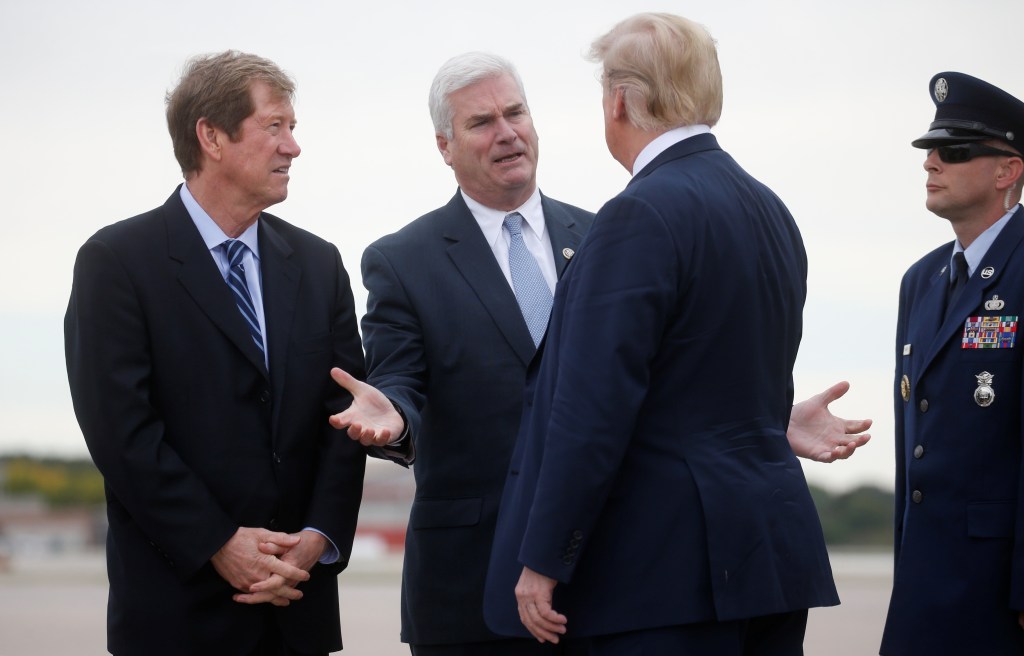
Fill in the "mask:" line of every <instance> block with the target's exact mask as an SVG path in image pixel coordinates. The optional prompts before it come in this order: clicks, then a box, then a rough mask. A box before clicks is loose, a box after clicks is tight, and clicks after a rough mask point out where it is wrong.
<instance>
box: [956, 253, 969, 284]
mask: <svg viewBox="0 0 1024 656" xmlns="http://www.w3.org/2000/svg"><path fill="white" fill-rule="evenodd" d="M968 277H969V274H968V272H967V258H966V257H965V256H964V253H963V251H959V252H957V253H954V254H953V280H954V282H955V281H957V280H962V281H965V282H966V280H967V278H968Z"/></svg>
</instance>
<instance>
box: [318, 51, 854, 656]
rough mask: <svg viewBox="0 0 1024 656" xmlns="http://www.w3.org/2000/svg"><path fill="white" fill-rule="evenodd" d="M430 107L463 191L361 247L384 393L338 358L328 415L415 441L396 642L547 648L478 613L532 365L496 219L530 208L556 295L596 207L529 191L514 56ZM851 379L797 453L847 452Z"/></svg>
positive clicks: (465, 72)
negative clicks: (336, 392)
mask: <svg viewBox="0 0 1024 656" xmlns="http://www.w3.org/2000/svg"><path fill="white" fill-rule="evenodd" d="M430 108H431V116H432V118H433V121H434V128H435V132H436V135H435V136H436V140H437V146H438V149H439V150H440V152H441V155H442V157H443V158H444V161H445V163H447V164H448V165H449V166H451V167H452V170H453V171H454V173H455V178H456V180H457V181H458V183H459V191H458V192H457V193H456V194H455V196H454V197H453V198H452V200H451V201H450V202H449V203H448V204H447V205H445V206H444V207H441V208H439V209H437V210H434V211H433V212H430V213H428V214H426V215H424V216H423V217H420V218H419V219H417V220H415V221H413V222H412V223H410V224H409V225H408V226H406V227H405V228H403V229H402V230H401V231H399V232H398V233H396V234H393V235H389V236H387V237H384V238H382V239H380V240H379V241H377V242H376V243H374V244H372V245H371V246H370V247H369V248H368V249H367V250H366V253H365V254H364V256H363V283H364V285H366V288H367V289H368V290H369V301H368V307H367V314H366V316H365V317H364V319H363V336H364V342H365V345H366V352H367V359H368V366H369V371H370V373H369V379H368V382H369V383H370V384H372V385H375V386H376V387H378V388H379V389H380V390H381V391H383V393H384V394H386V395H387V398H385V397H384V396H383V395H381V394H379V393H375V392H374V391H373V390H372V389H371V388H370V387H369V386H368V385H364V384H360V383H357V382H355V381H354V380H352V379H351V378H350V377H348V376H346V375H345V374H344V373H343V372H340V371H336V372H334V373H335V377H336V380H338V381H339V383H341V384H343V385H345V386H346V387H348V388H350V390H351V391H353V393H354V394H355V396H356V402H355V404H354V406H353V408H351V409H350V410H348V411H346V412H345V413H343V414H342V415H340V416H338V417H334V418H332V422H334V424H335V425H336V426H337V427H339V428H341V427H349V433H350V435H352V436H353V437H355V438H357V439H360V440H361V441H362V442H363V443H364V444H366V445H368V446H383V445H385V444H387V443H388V442H394V441H395V438H397V437H398V436H399V435H401V434H403V432H404V435H405V437H404V440H403V441H402V442H401V443H399V444H397V445H393V446H392V447H390V448H391V449H398V450H402V449H404V450H405V453H407V454H408V455H409V456H410V457H411V455H412V454H411V453H410V452H411V451H413V450H414V451H415V458H416V464H415V467H414V473H415V476H416V484H417V489H416V499H415V501H414V503H413V508H412V513H411V516H410V519H409V530H408V533H407V537H406V553H405V568H404V571H403V587H402V639H403V640H404V641H405V642H408V643H411V650H412V652H413V653H414V654H420V655H434V654H446V655H457V654H488V655H489V656H491V655H501V654H538V653H551V652H555V651H557V649H556V648H555V646H554V645H551V644H546V645H544V644H540V643H537V642H536V641H535V640H532V639H511V640H510V639H504V640H501V639H500V638H501V637H500V636H498V635H496V634H495V633H494V632H492V631H491V630H489V629H488V628H487V626H486V625H485V623H484V619H483V613H482V610H481V609H482V606H483V596H484V577H485V573H486V569H487V562H488V558H489V554H490V549H491V543H492V540H493V536H494V526H495V520H496V516H497V509H498V503H499V499H500V496H501V490H502V486H503V484H504V480H505V476H506V473H507V471H508V465H509V460H510V458H511V455H512V450H513V444H514V442H515V437H516V431H517V429H518V427H519V418H520V415H521V409H522V402H523V397H522V390H523V385H524V383H525V379H526V368H527V365H528V364H529V362H530V361H531V360H532V359H533V356H534V353H535V339H537V338H539V334H531V332H530V328H529V325H528V323H527V320H526V318H525V316H524V309H523V308H522V307H521V305H520V302H519V301H518V300H517V296H519V293H518V291H517V290H519V289H520V288H521V286H522V285H519V284H517V283H516V280H515V276H514V274H513V272H512V270H511V269H512V268H513V266H512V264H511V262H510V252H511V244H512V235H511V233H510V232H509V231H508V229H507V228H504V227H503V222H504V220H505V216H506V215H507V214H510V213H513V212H518V213H520V214H521V215H523V216H524V217H525V221H523V223H522V226H523V227H522V233H523V236H524V242H525V243H526V245H527V247H528V248H529V249H530V251H531V253H532V254H533V255H534V258H535V260H536V261H537V263H538V267H539V268H540V269H541V270H542V274H543V275H544V276H545V283H546V285H547V287H548V290H549V293H550V289H552V288H553V287H554V283H555V279H556V278H557V277H558V276H560V275H561V274H562V272H563V271H564V270H565V268H566V266H567V264H568V262H569V260H570V258H572V257H573V255H574V253H575V250H576V248H577V247H578V245H579V243H580V241H581V237H582V235H583V234H584V233H585V231H586V230H587V229H588V228H589V226H590V224H591V221H592V218H593V217H592V215H591V214H590V213H588V212H584V211H582V210H580V209H577V208H575V207H572V206H571V205H566V204H564V203H559V202H558V201H555V200H553V199H551V198H549V197H547V196H544V195H543V194H541V193H540V192H539V191H538V189H537V183H536V165H537V134H536V131H535V130H534V127H533V122H532V118H531V116H530V114H529V109H528V106H527V103H526V96H525V93H524V92H523V87H522V83H521V81H520V79H519V76H518V74H517V73H516V71H515V68H514V67H513V66H512V64H510V63H509V62H507V61H506V60H504V59H502V58H500V57H495V56H493V55H489V54H483V53H467V54H464V55H460V56H457V57H454V58H453V59H451V60H450V61H448V62H447V63H446V64H445V65H444V66H442V67H441V69H440V70H439V72H438V73H437V75H436V77H435V79H434V82H433V85H432V87H431V92H430ZM544 316H545V318H546V314H545V315H544ZM544 323H546V322H544ZM542 330H543V326H542V327H541V331H542ZM847 387H848V386H847V385H846V384H845V383H840V384H837V385H835V386H833V387H832V388H830V389H829V390H826V391H825V392H823V393H822V394H819V395H817V396H815V397H812V398H811V399H809V400H808V401H807V402H805V403H803V404H800V405H799V406H798V408H795V409H794V420H795V424H798V426H797V427H796V428H795V430H794V431H793V434H792V436H793V439H794V441H795V442H796V443H799V444H800V448H801V451H802V453H803V454H804V455H806V456H808V457H812V458H814V459H818V460H833V459H841V458H845V457H848V456H849V455H850V454H852V453H853V451H854V449H856V447H857V446H859V445H861V444H863V443H864V442H866V441H867V439H868V435H866V434H858V433H860V432H861V431H863V430H866V429H867V427H868V426H869V425H870V421H865V420H851V421H846V420H841V419H838V418H836V417H834V416H832V415H831V414H830V413H829V412H828V404H829V403H830V402H831V401H833V400H834V399H836V398H838V397H839V396H842V394H843V393H845V391H846V389H847ZM392 403H393V404H394V407H397V408H400V409H401V412H402V414H404V416H405V419H404V420H403V418H402V417H401V416H400V415H399V414H398V413H396V412H395V411H394V409H393V407H392ZM797 420H799V421H797Z"/></svg>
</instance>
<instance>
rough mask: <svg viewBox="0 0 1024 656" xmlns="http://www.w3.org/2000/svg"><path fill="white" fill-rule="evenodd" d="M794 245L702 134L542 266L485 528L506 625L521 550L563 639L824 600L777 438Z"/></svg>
mask: <svg viewBox="0 0 1024 656" xmlns="http://www.w3.org/2000/svg"><path fill="white" fill-rule="evenodd" d="M806 271H807V269H806V257H805V254H804V250H803V245H802V241H801V238H800V235H799V232H798V230H797V227H796V224H795V223H794V222H793V219H792V217H791V216H790V214H789V212H788V211H787V209H786V208H785V206H784V205H783V204H782V202H781V201H780V200H779V199H778V198H777V197H776V196H775V195H774V194H773V193H772V192H771V191H770V190H768V189H767V188H766V187H764V186H763V185H762V184H760V183H758V182H757V181H756V180H754V179H753V178H751V177H750V176H749V175H748V174H747V173H745V172H744V171H743V170H742V169H741V168H740V167H739V166H738V165H737V164H736V163H735V162H734V161H733V160H732V158H731V157H729V156H728V155H727V154H726V153H725V152H723V151H722V150H721V149H720V148H719V147H718V144H717V141H716V140H715V138H714V137H713V136H711V135H710V134H706V135H700V136H695V137H692V138H690V139H686V140H684V141H682V142H680V143H678V144H676V145H675V146H673V147H671V148H669V149H668V150H667V151H665V152H663V153H662V154H661V155H659V156H658V157H657V158H656V159H655V160H654V161H653V162H651V163H650V164H649V165H648V166H646V167H645V168H644V169H643V171H641V172H640V173H639V174H638V175H637V176H636V177H634V178H633V180H632V181H631V182H630V184H629V185H628V186H627V188H626V189H625V191H623V192H622V193H621V194H619V196H617V197H616V198H614V199H612V200H611V201H609V202H608V203H607V204H606V205H605V206H604V207H603V208H602V209H601V211H600V212H599V213H598V215H597V218H596V219H595V220H594V225H593V227H592V228H591V231H590V233H589V234H588V236H587V238H586V239H585V240H584V243H583V245H582V246H581V248H580V252H579V253H578V254H577V256H576V258H575V260H574V261H573V263H572V266H570V267H569V269H568V270H567V272H566V275H565V276H564V277H563V279H562V281H561V282H560V283H559V287H558V291H557V293H556V297H555V304H554V309H553V312H552V317H551V322H550V324H549V328H548V334H547V336H546V338H545V341H544V343H543V344H542V347H541V349H542V352H541V356H540V358H539V360H540V364H539V367H536V366H535V367H531V372H530V374H529V383H528V388H527V390H526V404H525V410H524V416H523V420H522V427H521V429H520V434H519V438H518V442H517V444H516V451H515V453H514V455H513V458H512V464H511V469H510V472H509V477H508V481H507V483H506V486H505V491H504V497H503V499H502V506H501V511H500V514H499V520H498V527H497V531H496V534H495V543H494V549H493V553H492V558H491V569H490V572H489V576H488V583H487V594H486V598H485V613H486V617H487V621H488V624H489V625H490V626H491V628H492V629H494V630H495V631H497V632H499V633H504V634H509V635H516V634H519V635H524V634H525V630H524V629H523V627H522V626H521V625H520V622H519V617H518V613H517V610H516V602H515V597H514V594H513V589H514V587H515V583H516V581H517V580H518V578H519V574H520V571H521V570H522V567H523V565H526V566H528V567H530V568H531V569H533V570H535V571H537V572H540V573H541V574H544V575H546V576H550V577H553V578H555V579H557V580H558V581H560V582H561V583H560V584H559V585H558V586H557V587H556V590H555V600H554V606H555V608H556V610H558V611H560V612H563V613H565V614H566V616H567V617H568V634H567V635H568V636H569V637H580V636H588V635H597V634H608V633H619V632H627V631H632V630H637V629H643V628H649V627H658V626H672V625H680V624H685V623H690V622H700V621H707V620H731V619H737V618H747V617H753V616H758V615H765V614H770V613H778V612H783V611H789V610H794V609H803V608H808V607H811V606H819V605H831V604H835V603H838V599H837V597H836V592H835V588H834V586H833V583H832V578H831V570H830V567H829V563H828V557H827V554H826V552H825V545H824V540H823V538H822V533H821V527H820V525H819V522H818V518H817V515H816V513H815V509H814V505H813V503H812V501H811V498H810V495H809V492H808V490H807V485H806V483H805V481H804V477H803V473H802V470H801V468H800V465H799V463H798V462H797V460H796V457H795V456H794V455H793V452H792V451H791V449H790V447H789V444H788V442H787V440H786V428H787V425H788V422H789V414H790V409H791V404H792V397H793V389H792V367H793V361H794V359H795V357H796V353H797V346H798V344H799V341H800V333H801V311H802V307H803V303H804V297H805V293H806V292H805V277H806Z"/></svg>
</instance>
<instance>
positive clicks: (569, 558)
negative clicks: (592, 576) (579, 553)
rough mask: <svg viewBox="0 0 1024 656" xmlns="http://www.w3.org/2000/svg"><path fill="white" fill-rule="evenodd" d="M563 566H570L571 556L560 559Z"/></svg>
mask: <svg viewBox="0 0 1024 656" xmlns="http://www.w3.org/2000/svg"><path fill="white" fill-rule="evenodd" d="M562 564H563V565H572V556H566V557H565V558H563V559H562Z"/></svg>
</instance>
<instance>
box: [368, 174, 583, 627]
mask: <svg viewBox="0 0 1024 656" xmlns="http://www.w3.org/2000/svg"><path fill="white" fill-rule="evenodd" d="M542 206H543V210H544V218H545V223H546V225H547V230H548V232H549V234H550V238H551V246H552V249H553V251H554V257H555V263H556V266H557V269H558V272H559V273H561V272H562V270H563V269H564V268H565V265H566V263H567V262H568V257H567V253H566V252H565V250H564V249H575V248H576V247H577V246H578V245H579V243H580V240H581V239H582V238H583V234H584V233H585V232H586V230H587V229H588V228H589V227H590V223H591V221H592V219H593V214H591V213H589V212H585V211H583V210H581V209H579V208H576V207H572V206H571V205H566V204H564V203H559V202H557V201H554V200H552V199H550V198H547V197H542ZM362 270H363V284H364V285H365V286H366V289H367V290H368V292H369V295H368V300H367V312H366V316H365V317H364V318H363V336H364V343H365V347H366V357H367V366H368V369H369V379H368V380H369V382H370V383H371V384H373V385H374V386H376V387H377V388H379V389H380V390H381V391H383V392H384V393H385V394H386V395H387V396H388V397H390V398H391V399H392V400H394V401H395V402H396V403H398V405H399V406H401V408H402V410H403V412H404V413H405V416H406V418H407V420H408V422H409V425H410V429H411V433H412V438H413V440H414V441H415V447H416V463H415V465H414V466H413V472H414V474H415V477H416V498H415V501H414V502H413V506H412V512H411V515H410V517H409V530H408V533H407V534H406V548H405V566H404V568H403V581H402V640H404V641H405V642H410V643H414V644H437V643H464V642H476V641H486V640H491V639H494V638H496V637H497V636H495V635H494V634H493V633H491V632H490V631H489V630H488V629H487V627H486V626H485V625H484V620H483V611H482V605H483V587H484V575H485V573H486V570H487V560H488V556H489V554H490V548H491V539H492V537H493V535H494V522H495V518H496V516H497V513H498V502H499V500H500V498H501V489H502V485H503V484H504V481H505V473H506V472H507V471H508V463H509V459H510V458H511V455H512V445H513V443H514V441H515V436H516V430H517V429H518V427H519V417H520V413H521V407H522V393H523V385H524V383H525V380H526V367H527V364H529V362H530V360H531V359H532V358H533V356H534V353H535V350H536V349H535V348H534V345H533V340H532V339H531V337H530V332H529V330H528V329H527V327H526V322H525V321H524V320H523V316H522V313H521V312H520V310H519V305H518V303H517V302H516V298H515V295H514V293H513V292H512V288H511V287H510V286H509V284H508V281H507V280H506V279H505V276H504V275H503V274H502V272H501V269H500V268H499V266H498V263H497V261H496V260H495V258H494V253H493V252H492V251H491V247H490V245H489V244H488V243H487V241H486V240H485V239H484V236H483V233H482V232H481V230H480V227H479V225H477V223H476V220H475V219H474V218H473V215H472V214H471V213H470V211H469V208H468V207H466V203H465V201H463V199H462V195H461V194H460V193H456V194H455V196H454V197H453V198H452V199H451V201H450V202H449V203H448V204H447V205H445V206H444V207H441V208H439V209H437V210H434V211H433V212H430V213H428V214H426V215H425V216H422V217H420V218H419V219H417V220H415V221H413V222H412V223H410V224H409V225H407V226H406V227H404V228H403V229H402V230H400V231H399V232H397V233H395V234H392V235H388V236H386V237H383V238H381V239H380V240H378V241H377V242H375V243H374V244H372V245H370V246H369V247H368V248H367V249H366V252H365V253H364V255H363V264H362Z"/></svg>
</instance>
